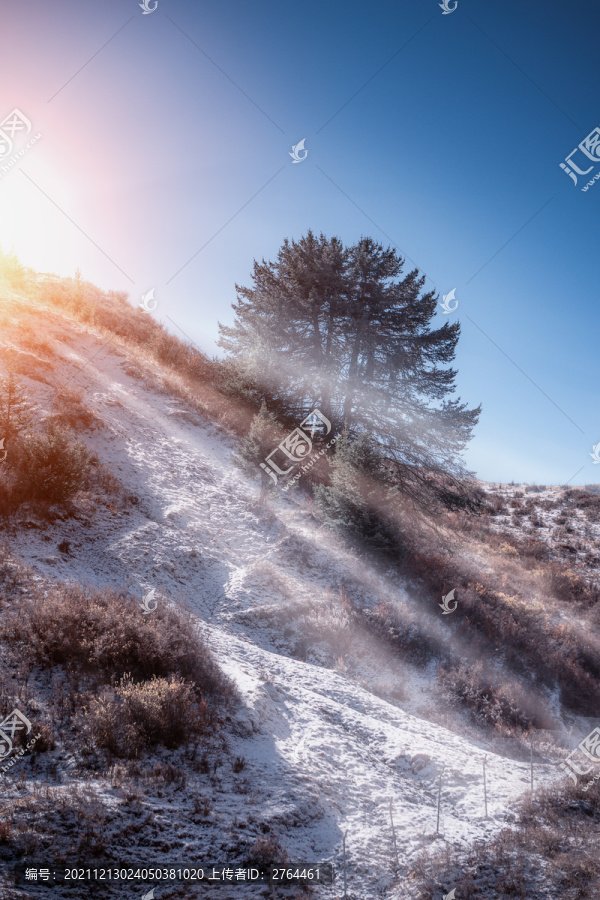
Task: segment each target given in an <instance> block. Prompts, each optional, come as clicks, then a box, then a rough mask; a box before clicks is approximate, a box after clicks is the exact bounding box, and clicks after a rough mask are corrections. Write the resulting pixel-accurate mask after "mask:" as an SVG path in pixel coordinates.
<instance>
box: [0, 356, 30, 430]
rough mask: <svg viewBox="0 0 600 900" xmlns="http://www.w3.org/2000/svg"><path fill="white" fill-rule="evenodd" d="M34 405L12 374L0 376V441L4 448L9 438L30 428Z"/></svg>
mask: <svg viewBox="0 0 600 900" xmlns="http://www.w3.org/2000/svg"><path fill="white" fill-rule="evenodd" d="M35 411H36V407H35V405H34V404H33V403H32V402H31V401H30V400H29V398H28V397H27V394H26V392H25V389H24V388H23V386H22V384H21V382H20V381H19V380H18V378H16V377H15V375H14V374H13V373H12V372H9V373H8V375H5V376H0V439H1V438H5V440H6V441H7V444H6V446H8V442H9V441H10V439H11V438H14V437H17V436H18V435H19V434H21V433H22V432H25V431H27V429H28V428H29V427H30V426H31V424H32V422H33V419H34V414H35Z"/></svg>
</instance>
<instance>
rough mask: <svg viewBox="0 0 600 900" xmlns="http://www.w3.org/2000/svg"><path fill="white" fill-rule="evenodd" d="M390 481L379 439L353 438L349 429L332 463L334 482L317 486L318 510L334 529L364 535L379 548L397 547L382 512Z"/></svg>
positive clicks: (331, 474) (395, 537) (392, 531)
mask: <svg viewBox="0 0 600 900" xmlns="http://www.w3.org/2000/svg"><path fill="white" fill-rule="evenodd" d="M389 481H390V475H389V471H388V469H387V467H386V464H385V460H384V458H383V457H382V455H381V450H380V448H379V446H378V445H377V443H376V441H374V440H373V438H371V437H369V436H368V435H366V434H362V435H360V436H359V437H358V438H357V439H356V440H354V441H352V440H350V439H349V435H348V432H347V431H345V432H344V433H343V434H342V436H341V438H340V439H339V440H338V442H337V443H336V450H335V455H334V456H333V457H332V459H331V462H330V484H329V485H317V486H316V488H315V506H316V508H317V512H318V513H319V515H320V516H321V517H322V518H323V519H324V520H325V522H326V523H327V525H328V526H329V527H331V528H333V529H334V530H339V531H343V532H345V533H351V534H352V533H354V534H356V535H360V537H361V538H362V539H364V540H366V542H367V543H369V544H371V545H372V546H375V547H377V548H379V549H387V550H389V549H392V547H397V542H398V538H397V534H396V533H395V532H394V530H393V528H392V527H391V526H388V525H387V524H386V521H385V517H384V516H382V515H381V514H380V511H381V509H382V507H383V505H384V504H385V501H386V498H387V485H389Z"/></svg>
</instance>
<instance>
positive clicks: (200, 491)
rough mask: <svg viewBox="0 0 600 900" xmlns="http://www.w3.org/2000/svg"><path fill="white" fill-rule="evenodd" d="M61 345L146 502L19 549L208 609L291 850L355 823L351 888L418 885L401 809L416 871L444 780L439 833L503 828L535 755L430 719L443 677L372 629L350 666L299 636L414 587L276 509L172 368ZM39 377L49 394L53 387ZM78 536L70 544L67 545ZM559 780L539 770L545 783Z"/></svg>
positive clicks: (106, 453)
mask: <svg viewBox="0 0 600 900" xmlns="http://www.w3.org/2000/svg"><path fill="white" fill-rule="evenodd" d="M61 352H62V353H63V360H62V361H61V363H60V365H59V367H58V370H57V377H58V378H59V379H62V380H68V379H71V383H72V384H77V386H78V387H80V388H82V389H83V391H84V399H85V402H86V403H87V404H88V405H89V406H90V407H91V408H92V409H93V410H94V411H95V412H96V414H97V415H98V416H99V418H100V419H101V420H102V421H103V423H104V426H103V427H102V428H98V429H96V430H94V431H93V432H89V433H86V434H84V435H82V437H83V439H84V440H85V441H86V442H87V443H88V445H89V446H90V447H92V448H93V449H94V450H95V451H96V452H97V453H98V455H99V457H100V459H101V461H102V462H103V463H105V464H106V465H107V466H108V467H109V469H110V470H111V471H112V472H113V474H114V475H116V476H117V477H118V478H119V479H120V480H121V482H122V483H123V484H124V485H125V487H126V489H127V491H128V492H129V493H130V494H131V495H134V496H135V497H136V498H137V500H138V502H137V503H136V505H135V506H133V507H131V511H129V510H128V511H126V512H123V511H121V510H113V511H110V510H107V511H105V510H90V512H89V515H88V516H87V518H85V517H84V518H82V519H79V520H66V521H63V522H56V523H54V524H52V525H50V526H48V527H47V528H44V529H40V528H36V527H31V528H23V529H20V530H19V532H18V534H17V535H16V536H15V537H14V538H13V539H12V549H13V551H14V552H15V553H16V554H17V555H19V556H21V557H23V558H24V559H25V561H26V562H28V563H30V564H31V565H33V566H34V567H35V568H36V569H37V570H38V571H39V572H40V573H42V574H44V575H46V576H51V577H53V578H61V579H66V580H68V579H74V580H77V581H81V582H87V583H91V584H95V585H99V586H100V585H115V586H116V585H123V584H129V585H130V586H131V587H132V589H135V590H138V591H139V592H140V593H143V592H145V591H147V590H149V589H150V588H156V589H157V591H158V593H159V596H160V602H167V600H166V599H165V598H171V600H173V601H174V602H178V601H182V602H185V603H186V605H188V606H189V607H190V608H191V609H192V610H193V611H194V612H195V613H196V614H197V616H198V620H199V625H200V627H201V630H202V632H203V634H204V635H205V637H206V640H207V641H208V643H209V644H210V646H211V648H212V649H213V651H214V653H215V655H216V657H217V659H218V661H219V663H220V664H221V665H222V667H223V668H224V669H225V670H226V671H227V673H228V674H229V675H230V676H231V677H232V679H233V680H234V681H235V682H236V684H237V686H238V688H239V691H240V693H241V695H242V697H243V699H244V704H245V708H244V710H243V711H242V712H241V713H240V714H239V716H238V720H237V721H236V722H234V723H233V724H232V733H231V735H230V739H229V740H230V748H231V753H232V754H233V755H234V756H235V755H238V754H239V755H241V756H244V757H245V758H246V760H247V768H246V772H245V774H246V775H247V778H248V779H249V780H250V782H251V783H252V785H253V789H254V790H255V792H258V794H259V797H260V805H261V811H262V815H263V816H264V818H265V819H268V820H269V821H270V822H272V823H275V824H277V823H279V834H280V837H281V843H282V844H283V845H284V846H285V847H286V849H287V851H288V855H289V857H290V859H291V860H297V861H305V862H309V863H313V862H317V861H328V860H333V861H334V862H335V863H336V864H338V865H340V864H341V849H342V837H343V834H344V833H345V832H347V835H348V836H347V853H348V864H349V891H350V895H351V896H354V897H360V898H365V900H369V898H372V897H373V898H374V897H382V896H389V897H396V896H398V897H399V896H404V897H406V896H408V894H407V891H406V888H405V887H402V888H400V887H399V885H398V882H397V880H396V881H394V875H393V865H392V863H393V845H392V833H391V826H390V818H389V803H390V800H393V813H394V823H395V827H396V837H397V841H398V852H399V858H400V873H401V875H406V874H407V873H408V872H410V860H411V859H412V858H414V855H415V854H416V853H418V852H419V851H420V850H421V849H422V848H423V847H425V846H430V845H431V842H432V840H433V835H434V832H435V830H436V805H437V792H438V779H439V776H440V774H441V775H442V799H441V822H440V832H441V833H442V835H443V838H440V839H438V841H437V843H438V844H440V843H441V841H442V840H444V839H445V840H447V841H450V842H471V841H473V840H474V839H487V838H489V837H490V836H491V835H493V834H495V833H496V832H497V831H498V830H499V828H500V827H501V826H502V824H503V823H504V816H505V814H506V812H507V811H508V809H509V806H510V803H511V801H512V800H514V799H515V798H516V797H518V796H519V795H520V794H522V793H523V791H525V790H527V788H528V786H529V768H528V765H527V764H526V763H522V762H517V761H514V760H511V759H507V758H503V757H502V756H500V755H497V754H496V753H494V752H492V750H491V749H490V747H489V746H486V745H484V743H483V742H477V741H473V740H472V739H470V738H469V737H467V736H466V735H467V733H468V729H466V728H465V729H462V730H461V729H460V727H459V726H460V717H458V716H457V715H455V718H454V720H453V721H455V722H456V725H457V730H458V732H459V733H453V732H452V731H450V730H448V729H446V728H444V727H442V726H441V725H439V724H435V722H434V721H431V720H429V719H428V718H427V711H428V710H433V708H434V707H435V699H436V698H435V695H434V694H433V693H432V690H433V689H432V687H431V686H430V685H431V684H432V681H431V680H430V678H429V675H428V674H423V672H416V671H413V670H411V669H410V668H409V667H408V666H403V667H400V666H399V665H398V664H395V665H388V664H387V662H386V658H385V657H382V656H381V650H380V648H378V647H377V646H376V645H375V644H374V643H373V641H372V640H368V639H367V638H365V642H364V644H363V645H361V646H360V647H351V648H345V649H346V650H347V651H348V652H347V653H346V657H347V659H346V661H344V660H343V659H337V658H336V652H332V651H331V649H330V648H329V649H328V646H327V642H325V643H324V645H323V647H321V648H319V647H317V648H312V649H311V650H310V652H308V653H306V654H305V657H306V658H305V659H302V658H298V656H300V657H302V654H298V653H297V652H296V651H295V650H294V642H295V641H297V633H296V631H295V630H294V627H290V629H289V633H287V632H286V622H288V621H289V622H290V623H292V621H298V614H299V613H298V611H299V610H300V611H302V610H308V611H312V613H311V614H313V615H314V611H315V608H316V607H318V606H319V604H322V605H323V609H324V610H325V612H324V613H323V621H326V620H327V616H329V617H330V618H331V616H332V615H334V616H335V612H333V613H332V610H334V611H335V606H336V604H338V606H339V605H340V599H339V589H340V587H341V586H343V587H344V588H345V590H348V591H351V592H352V596H353V598H354V599H356V600H358V601H360V602H361V603H362V604H365V605H368V604H377V603H378V602H380V600H381V599H382V597H384V596H385V598H386V599H388V600H390V599H391V600H393V601H394V602H396V603H400V604H410V597H407V596H406V594H405V592H404V590H403V589H402V587H401V586H398V585H397V584H396V585H394V584H393V583H392V582H391V581H390V580H389V579H387V578H385V576H384V575H382V574H379V573H376V572H374V571H370V570H369V569H368V568H367V567H366V566H365V563H364V561H361V560H358V559H356V558H355V557H353V556H352V555H351V554H349V553H348V552H347V551H346V550H345V549H344V548H342V547H341V546H339V545H338V544H337V543H336V542H335V540H333V539H332V538H331V536H330V535H328V534H326V533H325V532H324V531H322V530H320V529H318V528H316V526H315V525H314V523H313V522H312V520H311V519H310V517H309V516H308V514H307V511H306V509H305V507H304V506H303V501H302V495H301V494H296V495H293V496H286V495H281V496H280V497H278V498H276V499H275V500H274V501H272V502H271V505H270V510H269V511H267V512H265V511H263V510H261V509H260V508H259V507H258V506H257V504H256V498H257V492H256V488H255V487H254V485H251V484H250V483H248V482H247V481H245V480H244V478H243V477H242V476H241V475H240V473H239V472H238V470H237V469H236V468H235V467H234V466H233V465H232V463H231V461H230V455H231V451H232V442H231V441H230V440H229V439H228V438H227V437H225V436H223V434H222V433H221V432H219V431H218V430H217V429H216V428H215V426H214V425H212V424H211V423H207V422H206V421H203V420H202V419H201V418H200V417H199V415H198V414H197V413H196V412H194V411H193V410H191V409H189V408H187V407H186V405H185V404H184V403H183V402H182V401H180V400H177V399H175V398H173V397H172V396H170V395H169V394H168V393H167V392H166V391H165V390H164V389H161V388H160V386H159V384H158V380H157V379H153V378H152V377H140V371H139V367H138V365H137V364H136V365H135V366H132V364H131V361H130V360H129V359H128V358H127V356H126V355H125V353H124V352H123V351H121V350H119V349H118V348H116V347H115V346H114V345H113V346H107V345H106V343H103V342H101V341H100V340H99V339H97V338H96V337H94V336H92V335H90V334H89V333H87V332H86V331H85V330H84V329H80V330H79V334H78V337H77V340H76V341H75V342H73V341H71V343H70V346H67V345H65V344H63V345H62V351H61ZM74 365H76V366H78V367H80V368H77V369H76V368H74ZM28 388H30V389H32V390H35V391H37V395H38V397H39V399H40V404H41V405H42V406H43V405H44V403H46V404H47V401H48V399H49V397H50V395H51V393H52V392H51V389H50V388H49V387H48V386H47V385H43V384H41V385H40V384H39V383H34V382H31V383H28ZM65 540H67V541H69V543H70V554H66V553H62V552H60V551H59V549H58V545H59V543H61V542H62V541H65ZM317 615H318V614H317ZM340 615H341V613H340ZM423 615H425V614H424V613H423ZM429 615H430V617H431V627H432V628H440V627H443V623H442V620H441V612H440V611H436V610H433V611H432V612H431V613H430V614H429ZM334 621H335V618H334ZM440 623H441V624H440ZM292 652H293V653H294V656H292V655H291V654H292ZM341 655H342V656H343V655H344V654H343V653H341ZM359 656H360V659H358V657H359ZM294 657H295V658H294ZM382 672H383V675H382V674H381V673H382ZM382 677H383V678H384V680H385V682H386V683H387V684H388V686H389V687H390V690H391V688H394V691H395V693H394V696H395V697H396V698H398V697H402V696H404V699H396V700H395V701H394V702H387V701H386V699H382V698H381V697H380V696H377V695H376V694H375V693H374V692H372V691H371V690H369V685H370V684H373V685H374V684H375V683H376V682H378V679H379V681H380V680H381V678H382ZM378 693H381V691H378ZM448 715H449V714H448ZM484 755H487V777H488V784H487V793H488V801H489V810H488V812H489V818H488V819H485V818H484V795H483V776H482V764H483V758H484ZM549 777H550V775H549V774H544V773H543V772H542V771H541V770H540V771H538V772H537V773H536V779H537V781H538V783H539V782H540V781H542V780H543V779H544V778H549ZM363 878H364V879H365V880H363ZM335 890H336V889H335V888H333V889H331V890H329V889H325V888H322V889H319V896H323V897H334V896H335ZM337 890H338V892H339V885H338V888H337Z"/></svg>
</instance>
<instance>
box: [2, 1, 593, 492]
mask: <svg viewBox="0 0 600 900" xmlns="http://www.w3.org/2000/svg"><path fill="white" fill-rule="evenodd" d="M153 2H154V0H152V2H151V3H150V5H153ZM453 2H454V0H452V2H451V3H450V5H452V4H453ZM2 24H3V29H2V31H3V35H4V37H5V40H4V41H3V56H2V62H1V64H0V66H1V69H2V78H1V79H0V85H2V87H1V88H0V99H1V104H0V118H4V116H5V115H6V114H8V113H9V112H10V111H11V110H12V109H14V107H18V108H19V109H20V110H22V111H23V113H25V115H26V116H27V117H28V118H29V119H30V120H31V122H32V125H33V129H35V132H36V133H41V134H42V137H41V139H40V140H39V141H38V142H37V143H36V145H35V147H32V148H31V150H29V151H28V153H27V154H26V155H25V156H24V157H23V158H22V159H21V160H19V165H18V169H17V168H16V167H15V168H14V169H12V170H11V171H10V172H9V173H8V174H6V175H5V176H3V177H1V178H0V242H1V243H2V244H3V245H4V247H5V248H6V249H11V248H14V250H15V251H16V252H17V253H18V255H19V256H20V257H21V258H22V259H23V261H24V262H26V263H28V264H29V265H32V266H34V267H35V268H37V269H40V270H43V271H54V272H58V273H61V274H67V275H70V274H73V273H74V271H75V268H76V267H77V266H79V267H80V269H81V271H82V273H83V276H84V277H85V278H86V279H88V280H90V281H93V282H95V283H97V284H99V285H101V286H102V287H104V288H112V289H115V290H126V291H128V293H129V294H130V296H131V298H132V300H134V301H135V302H137V301H138V300H139V297H140V296H141V294H142V293H145V292H146V291H148V290H149V289H150V288H151V287H154V288H155V295H156V298H157V299H158V301H159V305H158V308H157V310H156V313H155V315H156V316H157V317H158V318H160V319H161V320H163V321H165V323H166V324H168V326H169V328H172V329H173V330H175V331H176V333H180V332H178V331H177V328H179V329H181V330H182V331H183V332H184V333H185V334H186V335H188V336H189V337H190V338H191V339H193V340H194V341H195V342H196V343H197V344H198V345H199V346H200V347H202V349H204V350H205V351H206V352H208V353H209V354H211V355H212V354H213V353H215V352H216V345H215V341H216V337H217V322H218V321H219V320H220V321H222V322H229V321H231V308H230V307H231V303H232V302H233V301H234V300H235V291H234V284H235V282H236V281H237V282H238V283H242V284H244V283H248V282H249V275H250V271H251V267H252V261H253V259H254V258H263V257H264V258H266V259H269V258H272V257H274V255H275V254H276V252H277V249H278V247H279V246H280V244H281V242H282V240H283V239H284V238H285V237H299V236H300V235H302V234H304V233H305V232H306V231H307V229H308V228H312V229H313V230H315V231H317V232H319V231H323V232H324V233H326V234H328V235H333V234H336V235H338V236H339V237H340V238H342V239H343V240H344V241H346V242H353V241H355V240H357V239H358V238H359V237H360V236H361V235H371V236H373V237H374V238H376V239H378V240H380V241H382V242H383V243H384V244H387V243H394V244H395V245H396V246H397V247H398V249H399V251H400V252H401V253H402V254H403V255H405V256H406V257H407V267H412V266H413V265H417V266H418V267H419V268H420V269H421V271H423V272H424V273H425V274H426V275H427V276H428V278H429V279H430V281H429V282H428V284H429V285H431V286H435V288H436V289H437V290H438V291H439V292H440V294H442V293H447V292H448V291H450V290H451V289H452V288H455V289H456V299H457V300H458V301H459V306H458V309H457V310H456V312H454V313H452V314H451V315H450V317H449V318H450V319H452V320H454V319H455V318H458V319H459V320H460V322H461V325H462V337H461V341H460V344H459V348H458V355H457V361H456V365H457V368H458V369H459V377H458V386H459V392H460V395H461V396H462V398H463V399H464V400H466V401H467V402H468V403H469V404H470V405H477V404H478V403H480V402H481V403H482V404H483V413H482V417H481V421H480V424H479V426H478V428H477V431H476V436H475V438H474V440H473V442H472V444H471V445H470V447H469V450H468V452H467V455H466V460H467V463H468V464H469V466H470V467H471V468H472V469H473V470H474V471H475V472H476V473H477V474H478V475H479V476H480V477H481V478H484V479H487V480H501V481H508V480H511V479H512V480H515V481H530V482H538V483H558V484H562V483H565V482H567V481H568V480H570V481H571V483H572V484H584V483H590V482H597V481H598V477H597V474H598V469H597V468H596V466H595V465H593V463H592V459H591V458H590V456H589V453H590V451H591V450H592V445H593V444H596V443H598V442H599V441H600V415H599V404H598V388H597V385H598V374H597V368H598V366H597V360H598V351H597V335H598V332H599V325H600V322H599V319H600V313H599V311H598V304H597V299H596V298H597V293H598V290H597V272H598V262H597V259H598V253H597V249H596V243H595V238H596V229H597V222H598V210H599V206H598V204H599V203H600V183H598V184H595V185H594V186H593V187H591V188H590V189H589V191H587V192H585V193H584V192H582V191H581V190H580V188H581V187H582V186H583V185H585V184H586V182H587V178H584V177H580V178H579V184H578V186H575V185H574V184H573V182H572V181H571V179H570V178H569V177H568V176H567V175H566V174H565V173H564V172H563V171H562V170H561V169H560V167H559V163H560V162H562V161H564V160H565V157H566V156H567V155H568V154H569V153H570V152H571V151H572V150H573V149H574V148H575V147H576V146H577V145H578V144H579V143H580V142H581V141H582V140H583V139H584V138H585V137H586V136H587V135H588V134H589V133H590V132H591V131H592V130H593V129H594V128H595V127H596V126H597V125H600V97H598V96H597V90H596V85H597V82H598V78H597V74H598V51H597V46H596V45H597V34H598V30H599V26H600V8H598V7H597V5H595V4H592V3H591V2H582V0H580V2H574V3H571V4H569V5H566V4H562V3H561V4H558V3H544V4H541V3H540V4H530V5H529V6H527V7H524V5H523V4H522V3H517V2H516V0H508V2H502V3H498V2H496V3H481V2H479V3H477V4H475V3H474V2H472V0H458V6H457V8H456V10H455V11H454V12H453V13H452V14H449V15H443V14H442V10H441V9H440V7H439V6H438V2H437V0H411V2H410V3H408V2H406V3H397V2H396V3H393V4H392V3H379V2H372V3H370V4H358V3H346V4H343V5H342V4H340V3H325V4H322V3H317V2H312V0H307V2H303V3H296V4H281V3H275V2H271V0H260V2H257V3H253V4H249V3H247V2H241V0H236V2H231V0H220V2H203V3H196V2H189V0H159V2H158V7H157V9H156V11H155V12H153V13H151V14H149V15H142V10H141V9H140V8H139V6H138V2H137V0H131V2H130V0H102V2H101V3H100V2H98V3H92V2H87V3H85V4H83V3H81V0H55V2H53V3H52V4H41V3H40V2H39V0H5V3H4V6H3V11H2ZM303 138H305V139H306V145H305V146H306V149H307V150H308V156H307V158H306V159H305V160H304V161H303V162H302V163H300V164H296V165H294V164H293V163H292V160H291V158H290V156H289V155H288V154H289V151H290V150H291V148H292V145H294V144H297V143H298V142H299V141H300V140H301V139H303ZM574 159H575V161H579V163H580V165H581V161H582V159H584V157H582V156H581V154H580V153H579V155H578V156H577V157H576V158H574ZM589 164H590V165H593V166H594V168H593V171H592V172H591V173H590V175H589V176H588V177H589V178H591V177H593V175H594V173H595V172H596V171H598V172H600V160H599V162H598V164H597V165H596V164H595V163H593V162H590V163H589ZM189 260H191V261H189ZM188 261H189V262H188ZM444 318H445V317H444V314H443V312H442V311H441V310H440V312H439V315H438V317H437V319H438V322H439V323H440V324H441V322H442V321H443V320H444ZM173 323H175V324H173Z"/></svg>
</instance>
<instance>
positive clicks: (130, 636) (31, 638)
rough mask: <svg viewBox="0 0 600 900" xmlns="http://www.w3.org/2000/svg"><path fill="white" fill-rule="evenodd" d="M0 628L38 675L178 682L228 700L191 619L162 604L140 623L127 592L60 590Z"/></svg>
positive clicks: (21, 604)
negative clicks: (55, 671) (59, 672)
mask: <svg viewBox="0 0 600 900" xmlns="http://www.w3.org/2000/svg"><path fill="white" fill-rule="evenodd" d="M0 629H1V632H0V633H1V634H2V636H3V637H4V638H5V640H6V641H7V642H9V643H10V644H11V645H12V646H13V647H15V648H22V650H23V651H24V654H25V655H27V656H28V657H29V658H32V659H34V660H35V661H36V662H37V664H38V665H40V666H42V667H43V668H47V669H51V668H52V667H53V666H55V665H61V666H63V667H64V668H65V670H66V671H68V672H70V673H72V674H76V675H85V676H89V677H90V678H91V679H92V681H94V682H96V683H107V682H110V681H111V680H112V679H114V678H115V677H116V678H119V677H121V676H123V675H125V673H130V674H131V675H132V676H133V677H134V678H136V679H143V678H151V677H152V676H154V675H156V676H158V677H168V676H169V675H180V676H181V677H182V678H185V679H187V680H188V681H190V682H191V683H193V684H194V685H195V686H196V687H197V689H198V690H199V692H200V693H201V694H202V695H203V696H206V697H207V698H209V697H215V698H216V697H219V698H222V699H227V698H231V697H232V696H233V689H232V687H231V684H230V682H229V681H228V679H227V678H226V677H225V676H224V675H223V674H222V672H221V671H220V669H219V668H218V666H217V665H216V663H215V662H214V661H213V659H212V657H211V655H210V653H209V652H208V650H207V648H206V647H205V645H204V643H203V642H202V640H201V639H200V637H199V635H198V634H197V631H196V629H195V627H194V622H193V619H192V618H191V616H189V615H187V614H186V613H184V612H182V611H181V610H179V609H177V608H175V607H173V606H167V604H166V603H164V602H163V603H160V604H159V606H158V608H157V609H156V610H155V611H154V612H153V613H152V614H151V615H149V616H145V615H144V614H143V613H142V611H141V609H140V603H139V600H138V599H136V598H134V597H133V596H131V595H130V594H128V593H126V592H123V591H113V590H110V589H106V590H103V591H101V590H96V589H91V588H83V587H81V586H79V585H75V584H68V585H58V586H56V587H55V588H54V589H53V590H52V591H51V592H50V593H49V594H48V595H47V596H43V595H42V594H40V593H38V594H36V595H34V597H33V599H31V600H29V599H23V598H22V599H20V600H19V601H18V602H17V603H15V604H13V606H12V608H11V611H10V612H9V613H8V614H7V616H6V618H5V620H3V621H2V623H1V624H0Z"/></svg>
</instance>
